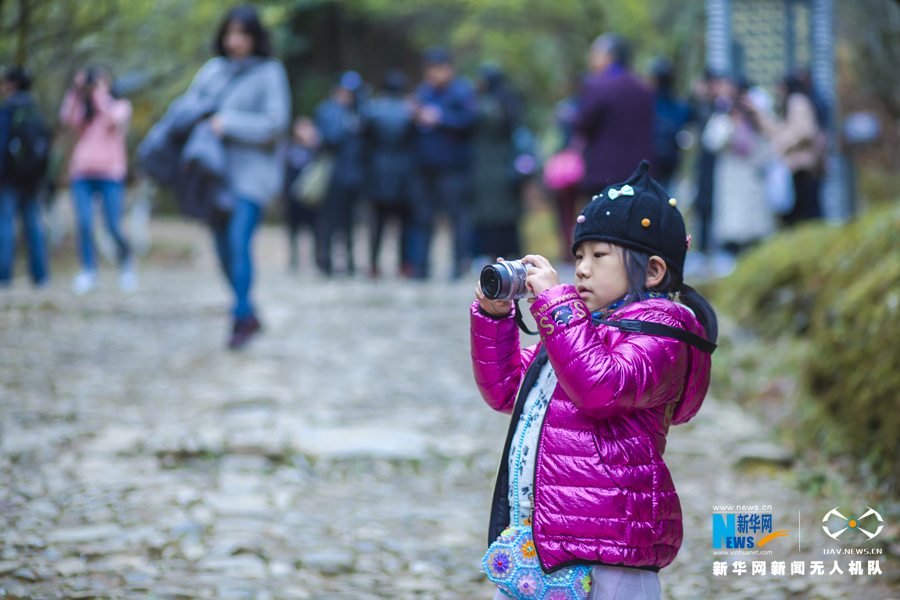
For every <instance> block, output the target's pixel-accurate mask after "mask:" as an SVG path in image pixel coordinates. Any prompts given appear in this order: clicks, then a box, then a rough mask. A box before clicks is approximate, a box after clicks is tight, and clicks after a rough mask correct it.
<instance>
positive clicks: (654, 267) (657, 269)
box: [645, 256, 668, 290]
mask: <svg viewBox="0 0 900 600" xmlns="http://www.w3.org/2000/svg"><path fill="white" fill-rule="evenodd" d="M667 270H668V269H667V267H666V261H664V260H663V259H661V258H660V257H658V256H651V257H650V260H649V261H648V262H647V280H646V282H645V285H646V289H648V290H649V289H651V288H654V287H656V286H658V285H659V284H660V282H661V281H662V280H663V277H665V276H666V271H667Z"/></svg>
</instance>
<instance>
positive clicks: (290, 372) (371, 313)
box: [0, 223, 896, 600]
mask: <svg viewBox="0 0 900 600" xmlns="http://www.w3.org/2000/svg"><path fill="white" fill-rule="evenodd" d="M154 233H155V240H156V241H157V242H158V243H159V244H160V245H161V247H162V248H163V250H160V251H159V252H157V253H156V254H155V256H156V258H152V259H150V260H148V261H146V262H145V263H144V264H143V265H142V268H141V283H140V287H139V290H138V291H137V292H136V293H134V294H132V295H124V294H122V293H120V292H119V291H118V290H117V289H116V288H115V286H114V273H113V272H111V271H104V272H103V273H102V275H104V276H105V277H103V281H102V285H101V288H100V289H99V290H98V291H96V292H95V293H93V294H92V295H89V296H87V297H81V298H76V297H74V296H72V295H71V293H70V292H69V290H68V275H66V274H60V275H58V277H57V280H56V281H55V282H54V283H53V284H52V285H51V287H50V289H48V290H44V291H41V292H34V291H32V290H30V289H28V288H27V285H25V283H26V282H25V281H24V280H19V281H17V282H16V287H15V289H13V290H10V291H6V292H2V295H0V587H2V591H0V596H2V597H10V598H135V599H138V598H141V599H145V598H154V599H164V598H167V599H179V600H181V599H190V598H223V599H224V598H252V599H256V600H266V599H285V600H288V599H306V598H310V599H320V600H326V599H338V598H341V599H351V598H352V599H356V600H368V599H376V598H397V599H406V598H409V599H412V598H436V599H472V600H475V599H488V598H490V597H491V596H492V594H493V589H492V586H491V585H490V583H489V582H487V581H486V580H485V578H484V575H483V573H480V558H481V555H482V553H483V551H484V547H485V539H484V537H485V529H486V519H487V513H488V508H489V505H488V504H489V498H490V492H491V487H492V485H493V477H494V474H495V472H496V466H497V463H498V461H499V453H500V451H501V447H502V444H503V436H504V435H505V431H506V423H507V417H505V416H503V415H499V414H496V413H493V412H492V411H491V410H489V409H488V408H487V407H486V406H484V404H483V403H482V402H481V400H480V398H479V397H478V394H477V392H476V390H475V387H474V384H473V383H472V381H471V375H470V363H469V355H468V329H467V322H468V321H467V310H466V309H467V306H468V304H469V302H470V301H471V298H472V287H473V285H472V282H468V281H467V282H465V283H458V284H451V283H448V282H446V281H445V280H440V279H438V280H437V281H435V282H433V283H428V284H416V283H409V282H402V281H399V280H395V279H392V278H391V277H390V276H389V277H387V278H386V279H384V280H382V281H379V282H378V283H372V282H371V281H369V280H367V279H365V278H363V277H358V278H356V279H346V278H345V279H336V280H332V281H325V280H322V279H319V278H317V277H314V276H312V275H301V276H299V277H298V276H288V275H287V274H286V270H285V268H284V267H283V265H285V264H286V262H287V260H286V252H285V251H284V250H283V248H282V247H281V246H282V237H281V235H280V232H277V231H274V230H271V229H267V230H265V231H264V232H263V233H262V234H261V236H260V240H259V244H258V247H257V252H258V253H259V256H261V257H262V260H261V263H262V266H261V268H260V272H259V278H258V285H257V289H256V298H257V300H258V304H259V306H260V312H261V317H262V319H263V322H264V326H265V332H264V335H262V336H261V337H260V338H259V339H258V340H256V341H255V342H254V343H253V344H252V345H251V347H249V348H248V349H247V350H246V351H244V352H241V353H237V354H235V353H229V352H227V351H225V350H224V341H225V334H226V325H227V323H226V316H225V312H226V310H225V308H226V303H227V296H226V294H225V291H224V286H223V285H222V283H221V281H220V279H219V276H218V273H217V272H216V270H215V263H214V261H213V259H212V256H211V255H210V248H209V246H210V245H211V244H210V243H209V240H208V239H207V235H206V233H205V232H203V231H202V230H201V229H200V228H195V227H192V226H190V225H184V224H175V223H163V224H159V223H157V224H155V225H154ZM444 243H446V237H445V238H444ZM167 244H168V245H167ZM166 248H168V250H166ZM390 258H391V257H390V256H387V257H386V258H385V260H386V261H389V260H390ZM307 272H308V271H307ZM766 440H767V433H766V432H765V431H763V430H761V428H760V426H759V425H756V424H755V421H754V420H753V419H752V417H750V416H749V415H747V414H745V413H744V412H742V411H741V409H739V408H738V407H737V406H735V405H733V404H730V403H727V402H723V401H715V400H714V399H709V400H708V401H707V403H706V405H705V406H704V408H703V410H701V412H700V414H699V416H698V417H697V418H696V419H695V420H694V421H693V422H692V423H691V424H689V425H687V426H683V427H680V428H676V429H673V431H672V433H671V435H670V444H669V449H668V451H667V459H668V460H669V462H670V464H671V468H672V471H673V474H674V477H675V481H676V485H677V486H678V489H679V491H680V493H681V498H682V505H683V507H684V510H685V513H686V514H685V530H686V539H685V543H684V547H683V549H682V552H681V554H680V555H679V557H678V559H677V560H676V562H675V564H674V565H672V566H671V567H669V568H667V569H665V570H664V571H663V573H662V574H661V579H662V581H663V590H664V596H665V597H667V598H677V599H692V598H717V599H718V598H758V599H762V600H777V599H785V600H786V599H789V598H806V597H810V598H812V597H820V598H872V599H879V600H884V599H885V598H889V597H891V593H890V591H889V585H890V584H889V579H888V578H887V574H886V575H885V576H884V577H878V576H871V577H870V576H861V577H848V576H846V575H845V576H844V577H838V576H831V577H829V576H827V575H826V576H819V577H816V576H813V575H809V574H808V571H807V575H805V576H794V577H790V576H788V577H772V576H766V577H761V576H751V575H750V574H749V573H748V574H745V575H743V576H736V575H732V574H731V573H729V575H728V576H727V577H720V578H714V577H713V576H712V563H713V560H714V557H713V555H712V551H711V542H710V527H711V525H710V519H711V513H712V506H713V505H714V504H719V503H729V504H732V503H748V504H771V505H773V514H774V515H775V519H776V529H781V528H787V529H791V530H792V535H791V536H790V537H789V538H788V539H785V540H781V541H776V542H773V543H772V546H773V547H774V546H777V545H778V544H779V543H780V544H782V545H781V546H779V547H778V548H773V550H774V554H775V556H774V557H770V560H771V559H775V558H779V559H781V560H787V561H788V564H789V563H790V561H791V560H797V559H804V560H806V561H807V563H808V562H809V561H810V560H816V559H823V557H822V556H821V550H820V549H819V548H812V547H809V544H807V547H804V548H803V551H802V552H798V551H797V550H796V546H797V542H798V540H797V538H796V537H794V535H793V534H794V533H795V531H796V525H797V512H798V510H801V511H807V510H808V511H810V512H809V514H810V515H813V516H811V517H810V518H809V519H807V521H806V524H805V526H806V531H808V532H809V534H810V535H811V536H813V537H815V529H819V530H821V528H820V527H818V525H817V523H816V521H818V520H819V519H820V516H819V515H821V514H824V512H825V511H826V510H827V509H828V508H831V506H827V507H826V506H824V505H816V504H812V503H810V501H809V500H807V499H805V498H803V497H802V496H800V495H799V493H798V492H796V491H794V489H793V487H792V486H791V483H790V481H791V479H790V472H789V471H788V472H785V473H784V474H768V475H765V476H758V475H757V476H754V475H753V474H752V473H749V472H747V471H745V470H739V469H737V468H736V467H735V463H736V461H739V460H740V459H741V458H742V457H743V458H745V459H746V458H748V457H749V458H753V457H754V456H755V457H757V458H759V459H760V460H762V461H769V462H771V461H775V462H778V461H779V460H782V459H783V456H782V455H783V454H784V451H783V450H781V449H779V448H778V447H777V446H772V445H771V444H770V443H769V442H767V441H766ZM823 509H824V510H823ZM804 514H805V513H804ZM819 537H822V536H821V534H820V535H819ZM810 539H812V537H811V538H810ZM791 545H793V548H794V550H790V549H789V548H790V547H792V546H791ZM819 546H821V543H820V544H819ZM816 553H818V555H817V554H816ZM731 558H732V559H735V558H738V559H742V560H746V561H747V562H748V566H749V561H751V560H753V559H754V557H750V556H745V557H731ZM722 560H725V559H722ZM844 562H846V561H844ZM882 564H884V565H885V570H886V571H887V570H889V569H888V568H887V567H888V566H889V565H891V563H890V562H887V563H882ZM826 566H827V568H828V569H830V568H831V560H826ZM893 568H894V569H896V567H893ZM807 569H808V566H807ZM748 570H749V569H748ZM844 570H845V573H846V568H845V569H844Z"/></svg>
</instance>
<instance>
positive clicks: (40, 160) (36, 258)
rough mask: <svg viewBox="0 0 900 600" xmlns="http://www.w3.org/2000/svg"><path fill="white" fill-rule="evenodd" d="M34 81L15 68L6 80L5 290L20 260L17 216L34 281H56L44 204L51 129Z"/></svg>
mask: <svg viewBox="0 0 900 600" xmlns="http://www.w3.org/2000/svg"><path fill="white" fill-rule="evenodd" d="M30 88H31V77H30V75H29V73H28V71H27V70H26V69H25V68H24V67H14V68H12V69H10V70H8V71H7V72H5V73H4V74H3V76H2V77H0V98H2V104H0V287H5V286H8V285H10V283H11V281H12V276H13V266H14V264H15V257H16V222H15V221H16V213H19V214H20V215H21V218H22V232H23V234H24V236H25V239H26V240H27V243H28V259H29V266H30V267H31V280H32V282H33V283H34V285H35V286H36V287H41V286H43V285H44V284H46V283H47V281H48V280H49V278H50V265H49V257H48V254H47V243H46V241H45V239H44V225H43V223H42V221H41V208H40V205H39V202H38V192H39V190H40V186H41V184H42V183H44V182H45V178H46V171H47V158H48V156H49V152H50V131H49V129H48V128H47V126H46V124H45V122H44V120H43V118H42V117H41V115H40V112H39V111H38V107H37V102H36V101H35V98H34V96H33V95H32V94H31V92H30V91H29V90H30Z"/></svg>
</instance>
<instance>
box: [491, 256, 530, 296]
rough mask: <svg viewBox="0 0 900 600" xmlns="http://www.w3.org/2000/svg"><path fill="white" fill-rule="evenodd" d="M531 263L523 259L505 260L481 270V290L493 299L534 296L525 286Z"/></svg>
mask: <svg viewBox="0 0 900 600" xmlns="http://www.w3.org/2000/svg"><path fill="white" fill-rule="evenodd" d="M530 266H531V265H528V264H525V263H523V262H522V261H521V260H505V261H502V262H498V263H494V264H492V265H488V266H486V267H485V268H484V269H482V270H481V291H482V292H484V295H485V296H486V297H488V298H489V299H491V300H518V299H520V298H533V297H534V294H532V293H531V292H529V291H528V288H527V287H526V286H525V276H526V275H527V274H528V269H529V267H530Z"/></svg>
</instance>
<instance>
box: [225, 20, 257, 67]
mask: <svg viewBox="0 0 900 600" xmlns="http://www.w3.org/2000/svg"><path fill="white" fill-rule="evenodd" d="M222 46H223V47H224V48H225V53H226V54H227V55H228V58H231V59H234V60H240V59H242V58H247V57H248V56H250V55H251V54H253V36H251V35H250V34H249V33H247V32H246V31H245V30H244V26H243V25H241V23H240V21H232V22H231V23H229V24H228V29H226V30H225V37H224V39H223V40H222Z"/></svg>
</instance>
